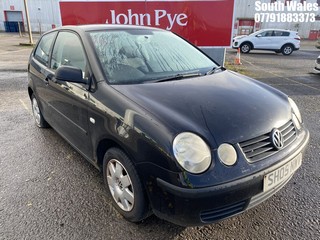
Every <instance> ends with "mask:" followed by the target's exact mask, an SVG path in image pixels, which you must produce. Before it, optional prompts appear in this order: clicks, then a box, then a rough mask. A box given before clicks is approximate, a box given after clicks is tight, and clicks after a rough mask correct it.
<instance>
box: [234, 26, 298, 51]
mask: <svg viewBox="0 0 320 240" xmlns="http://www.w3.org/2000/svg"><path fill="white" fill-rule="evenodd" d="M232 48H240V50H241V52H242V53H249V52H250V51H251V50H268V51H275V52H276V53H282V54H283V55H290V54H291V53H292V52H293V51H296V50H299V48H300V37H299V35H298V33H297V32H295V31H289V30H282V29H263V30H260V31H257V32H254V33H252V34H250V35H248V36H246V35H242V36H237V37H234V38H233V40H232Z"/></svg>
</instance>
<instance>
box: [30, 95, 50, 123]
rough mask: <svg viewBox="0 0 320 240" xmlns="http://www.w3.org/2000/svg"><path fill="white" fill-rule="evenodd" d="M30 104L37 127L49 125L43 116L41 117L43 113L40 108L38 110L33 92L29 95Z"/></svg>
mask: <svg viewBox="0 0 320 240" xmlns="http://www.w3.org/2000/svg"><path fill="white" fill-rule="evenodd" d="M31 106H32V114H33V118H34V121H35V123H36V125H37V126H38V127H39V128H47V127H49V124H48V123H47V121H46V120H45V119H44V117H43V115H42V113H41V110H40V108H39V104H38V100H37V99H36V97H35V96H34V94H32V96H31Z"/></svg>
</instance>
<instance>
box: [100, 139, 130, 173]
mask: <svg viewBox="0 0 320 240" xmlns="http://www.w3.org/2000/svg"><path fill="white" fill-rule="evenodd" d="M110 148H118V149H120V150H121V151H123V152H124V153H125V154H126V155H127V156H128V157H129V159H130V160H131V159H132V156H131V155H130V154H128V152H127V151H126V150H125V148H124V147H123V146H121V144H119V143H118V142H117V141H115V140H112V139H110V138H103V139H101V140H100V141H99V143H98V144H97V147H96V157H97V165H98V167H99V168H100V170H102V166H103V159H104V155H105V154H106V152H107V151H108V150H109V149H110ZM132 164H133V165H135V162H134V161H132Z"/></svg>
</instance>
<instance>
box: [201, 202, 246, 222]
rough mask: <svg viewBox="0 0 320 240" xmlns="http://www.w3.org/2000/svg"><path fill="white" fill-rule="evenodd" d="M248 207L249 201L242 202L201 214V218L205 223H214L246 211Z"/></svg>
mask: <svg viewBox="0 0 320 240" xmlns="http://www.w3.org/2000/svg"><path fill="white" fill-rule="evenodd" d="M247 205H248V202H247V201H242V202H239V203H236V204H233V205H229V206H226V207H222V208H218V209H213V210H208V211H204V212H201V213H200V218H201V221H202V222H204V223H212V222H215V221H218V220H221V219H224V218H227V217H230V216H233V215H235V214H237V213H240V212H242V211H244V209H245V208H246V207H247Z"/></svg>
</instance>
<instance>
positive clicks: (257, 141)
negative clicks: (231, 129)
mask: <svg viewBox="0 0 320 240" xmlns="http://www.w3.org/2000/svg"><path fill="white" fill-rule="evenodd" d="M279 130H280V132H281V133H282V136H283V139H284V147H283V148H285V147H287V146H288V145H290V144H291V143H292V142H293V141H294V140H295V139H296V137H297V134H296V129H295V127H294V124H293V122H292V121H291V120H290V121H289V122H287V123H286V124H284V125H283V126H281V127H280V128H279ZM239 145H240V147H241V149H242V151H243V153H244V155H245V156H246V158H247V159H248V160H249V161H250V162H257V161H260V160H262V159H264V158H267V157H269V156H271V155H273V154H275V153H276V152H278V151H279V150H277V149H276V148H275V147H274V146H273V145H272V141H271V132H270V133H266V134H264V135H261V136H259V137H256V138H253V139H250V140H248V141H245V142H241V143H239Z"/></svg>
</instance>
